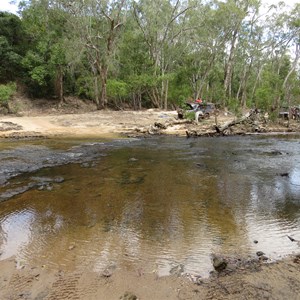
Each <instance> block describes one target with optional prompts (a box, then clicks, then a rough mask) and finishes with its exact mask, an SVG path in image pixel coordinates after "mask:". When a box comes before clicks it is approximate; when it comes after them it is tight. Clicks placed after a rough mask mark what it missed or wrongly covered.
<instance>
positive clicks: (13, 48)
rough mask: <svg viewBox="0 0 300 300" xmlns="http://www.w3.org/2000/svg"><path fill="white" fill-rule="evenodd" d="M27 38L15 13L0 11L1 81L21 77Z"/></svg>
mask: <svg viewBox="0 0 300 300" xmlns="http://www.w3.org/2000/svg"><path fill="white" fill-rule="evenodd" d="M25 38H26V35H25V34H24V31H23V25H22V22H21V20H20V19H19V18H18V17H17V16H16V15H14V14H11V13H7V12H0V82H3V83H5V82H8V81H11V80H15V79H16V78H18V77H20V74H19V73H20V72H21V71H22V70H21V64H20V63H21V59H22V55H23V54H24V49H25V48H26V46H27V44H26V43H25Z"/></svg>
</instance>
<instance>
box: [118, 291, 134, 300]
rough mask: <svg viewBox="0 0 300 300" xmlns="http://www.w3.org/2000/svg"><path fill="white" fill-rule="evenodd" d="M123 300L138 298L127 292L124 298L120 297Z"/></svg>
mask: <svg viewBox="0 0 300 300" xmlns="http://www.w3.org/2000/svg"><path fill="white" fill-rule="evenodd" d="M120 299H121V300H138V297H137V296H136V295H134V294H133V293H130V292H125V294H124V295H123V296H121V297H120Z"/></svg>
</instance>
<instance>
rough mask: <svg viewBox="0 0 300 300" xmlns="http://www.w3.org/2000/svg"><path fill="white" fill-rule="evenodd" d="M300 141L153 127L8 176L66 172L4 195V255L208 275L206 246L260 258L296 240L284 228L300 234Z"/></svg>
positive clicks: (294, 247) (72, 266) (0, 216)
mask: <svg viewBox="0 0 300 300" xmlns="http://www.w3.org/2000/svg"><path fill="white" fill-rule="evenodd" d="M39 143H40V142H39ZM80 143H83V142H82V141H73V142H70V141H68V142H62V141H59V142H57V143H53V141H48V142H44V143H43V146H44V147H52V148H53V147H54V148H55V147H58V148H60V149H64V148H65V149H69V148H70V147H72V146H74V145H78V144H80ZM88 145H89V144H87V146H88ZM90 145H91V146H92V145H93V144H92V143H90ZM17 146H18V143H13V144H12V145H9V147H8V145H7V147H5V145H4V146H3V145H2V149H0V150H3V149H4V148H5V149H6V150H5V151H7V149H8V148H9V149H12V148H13V147H17ZM299 150H300V137H299V136H288V135H287V136H277V137H276V136H252V137H230V138H228V137H227V138H199V139H185V138H176V137H158V138H153V139H145V140H141V141H138V140H137V141H134V140H133V141H131V142H124V143H123V144H121V145H120V143H119V144H118V146H117V147H113V146H112V147H111V148H110V150H109V151H108V152H106V154H107V155H106V156H102V157H99V158H97V159H94V161H93V162H92V163H89V164H68V165H64V166H57V167H53V168H45V169H41V170H39V171H36V172H34V173H30V174H25V175H22V176H18V177H17V178H15V179H11V180H10V182H15V183H16V182H18V183H19V184H20V183H21V184H26V182H29V181H30V180H31V179H30V178H32V176H38V177H46V178H49V177H55V176H60V177H63V178H64V182H62V183H52V185H51V188H49V189H43V190H39V189H32V190H29V191H27V192H25V193H23V194H20V195H18V196H15V197H14V198H12V199H10V200H8V201H5V202H1V203H0V253H1V255H0V259H1V260H2V259H5V258H8V257H11V256H13V255H15V256H16V261H17V263H18V266H19V267H22V265H27V264H28V265H33V266H34V265H39V266H42V265H43V266H47V268H49V269H51V268H53V269H68V270H81V271H82V270H85V269H88V270H94V271H99V272H102V271H103V270H104V269H106V268H107V267H108V266H109V267H111V268H121V269H125V270H129V269H130V270H142V271H143V272H152V271H155V272H157V273H158V275H161V276H163V275H168V274H169V273H170V272H172V270H174V267H175V268H176V267H177V266H178V265H180V266H181V268H182V270H184V272H185V273H191V274H198V275H201V276H208V274H209V272H210V271H211V270H212V269H213V267H212V263H211V255H212V254H213V253H215V254H221V255H229V256H244V257H245V256H246V257H247V256H250V257H255V255H256V251H259V250H260V251H263V252H264V253H265V254H266V256H267V257H269V258H270V259H273V260H274V259H280V258H281V257H283V256H285V255H288V254H291V253H293V252H296V251H299V249H300V246H299V244H298V243H297V242H291V241H290V240H289V239H288V237H287V236H288V235H289V236H292V237H293V238H295V239H296V240H297V239H298V240H300V226H299V225H300V151H299ZM3 189H4V188H3V187H2V190H3ZM0 193H1V187H0ZM255 240H256V241H258V243H254V241H255Z"/></svg>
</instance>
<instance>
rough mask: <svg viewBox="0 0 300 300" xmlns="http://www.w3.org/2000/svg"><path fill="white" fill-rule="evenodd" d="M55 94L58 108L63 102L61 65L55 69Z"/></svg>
mask: <svg viewBox="0 0 300 300" xmlns="http://www.w3.org/2000/svg"><path fill="white" fill-rule="evenodd" d="M55 94H56V97H57V98H58V100H59V103H58V106H61V105H62V104H63V102H64V73H63V67H62V65H58V66H57V69H56V80H55Z"/></svg>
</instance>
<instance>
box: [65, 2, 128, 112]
mask: <svg viewBox="0 0 300 300" xmlns="http://www.w3.org/2000/svg"><path fill="white" fill-rule="evenodd" d="M60 3H61V5H62V7H63V9H64V10H65V11H66V12H67V13H68V14H69V15H70V18H69V19H68V23H69V26H70V27H69V29H70V32H71V34H73V38H74V37H77V38H78V43H79V44H80V45H79V47H81V46H83V47H84V48H85V54H86V56H87V58H88V61H89V64H90V68H91V71H92V72H93V74H94V78H95V80H94V83H95V85H94V87H95V100H96V103H97V106H98V109H101V108H105V107H106V106H107V103H108V101H107V79H108V72H109V67H110V65H111V64H113V63H114V54H115V51H116V49H117V47H118V41H119V36H120V33H121V32H122V28H123V26H124V24H125V21H126V8H127V0H120V1H117V0H101V1H100V0H74V1H65V0H60ZM98 78H100V82H101V89H100V90H101V91H100V92H99V88H98ZM99 93H100V94H99Z"/></svg>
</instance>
